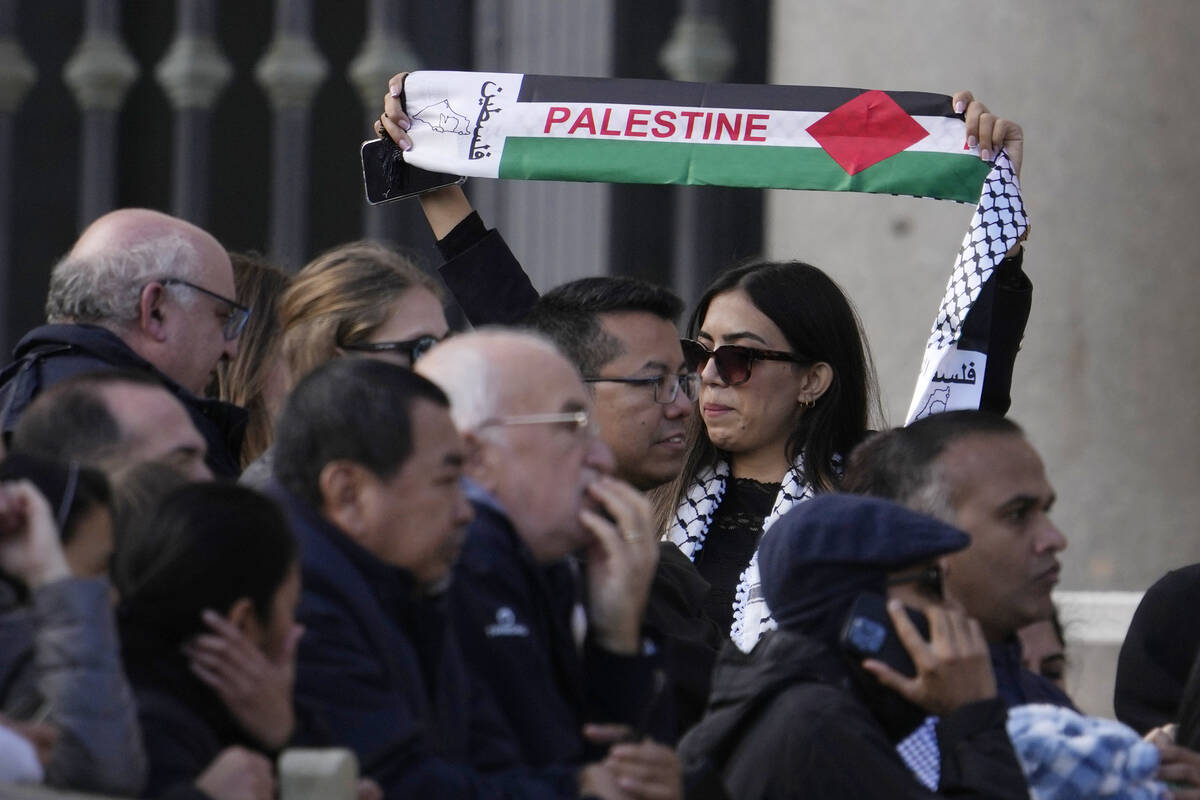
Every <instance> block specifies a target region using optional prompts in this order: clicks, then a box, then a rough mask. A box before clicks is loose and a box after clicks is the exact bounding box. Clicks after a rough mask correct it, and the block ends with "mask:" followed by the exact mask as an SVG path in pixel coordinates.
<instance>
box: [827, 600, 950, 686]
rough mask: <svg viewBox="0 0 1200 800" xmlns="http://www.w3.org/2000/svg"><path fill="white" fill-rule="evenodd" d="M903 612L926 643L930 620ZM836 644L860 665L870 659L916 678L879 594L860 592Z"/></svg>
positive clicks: (885, 604) (912, 609) (916, 614)
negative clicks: (838, 642) (839, 643)
mask: <svg viewBox="0 0 1200 800" xmlns="http://www.w3.org/2000/svg"><path fill="white" fill-rule="evenodd" d="M906 610H907V611H908V618H909V619H911V620H912V622H913V625H915V626H916V628H917V630H918V631H919V632H920V634H921V638H923V639H929V620H928V619H926V618H925V615H924V614H922V613H921V612H920V611H917V610H916V609H915V608H907V607H906ZM839 641H840V642H841V645H842V649H843V650H845V651H846V652H847V653H849V654H850V655H852V656H854V657H855V658H856V659H858V660H860V661H861V660H862V659H864V658H873V659H875V660H876V661H882V662H883V663H884V664H887V665H888V666H889V667H891V668H892V669H894V670H896V671H897V672H899V673H900V674H901V675H904V676H906V677H909V678H912V677H914V676H915V675H916V674H917V668H916V665H914V664H913V661H912V658H911V657H910V656H909V655H908V651H907V650H906V649H904V643H903V642H901V641H900V637H899V636H898V635H897V634H896V628H895V626H894V625H892V618H891V616H889V615H888V610H887V600H886V598H884V596H883V595H881V594H875V593H874V592H863V593H862V594H860V595H859V596H858V597H857V598H856V599H855V600H854V605H853V606H852V607H851V609H850V613H849V614H848V615H847V616H846V622H845V624H844V625H843V626H842V635H841V637H840V639H839Z"/></svg>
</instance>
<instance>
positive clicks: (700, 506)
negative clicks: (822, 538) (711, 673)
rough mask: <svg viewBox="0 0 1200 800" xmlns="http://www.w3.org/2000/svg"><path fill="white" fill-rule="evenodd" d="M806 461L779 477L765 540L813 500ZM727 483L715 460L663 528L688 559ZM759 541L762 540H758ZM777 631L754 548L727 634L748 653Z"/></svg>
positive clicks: (723, 467)
mask: <svg viewBox="0 0 1200 800" xmlns="http://www.w3.org/2000/svg"><path fill="white" fill-rule="evenodd" d="M803 475H804V458H803V456H797V458H796V461H795V463H793V464H792V468H791V469H790V470H788V473H787V475H785V476H784V477H783V482H782V485H781V486H780V489H779V494H778V495H776V497H775V503H774V505H773V506H772V507H771V513H770V514H768V515H767V517H766V519H764V520H763V536H766V535H767V531H769V530H770V528H771V526H772V525H774V524H775V520H777V519H779V518H780V517H781V516H783V515H784V514H785V513H786V512H787V511H788V510H789V509H791V508H792V507H794V506H795V505H797V504H798V503H802V502H804V501H805V500H808V499H809V498H811V497H812V496H813V494H814V491H813V488H812V486H810V485H809V484H808V483H807V482H806V481H805V480H804V478H803ZM728 480H729V463H728V462H726V461H718V462H717V463H716V464H715V465H714V466H712V467H708V468H706V469H704V470H703V471H701V472H700V474H699V475H698V476H697V477H696V481H695V483H693V484H692V486H691V488H690V489H688V492H687V494H686V495H684V498H683V501H682V502H681V503H680V504H679V508H678V509H677V510H676V512H675V521H674V522H673V523H671V526H670V527H669V528H668V529H667V533H666V535H665V536H664V537H663V538H664V539H665V540H666V541H669V542H671V543H673V544H674V545H675V546H676V547H678V548H679V549H680V550H682V551H683V554H684V555H685V556H687V557H688V558H690V559H691V560H692V561H695V560H696V556H698V555H699V554H700V551H701V550H702V549H703V548H704V540H705V539H706V538H707V537H708V527H709V525H710V524H712V518H713V514H714V513H715V512H716V510H717V507H718V506H720V505H721V499H722V498H723V497H724V496H725V487H726V484H727V482H728ZM760 542H761V540H760ZM774 628H775V620H773V619H772V618H771V611H770V609H768V608H767V603H766V601H765V600H764V599H763V596H762V582H761V580H760V578H759V574H758V550H757V549H756V550H755V551H754V555H753V556H752V557H751V558H750V563H749V565H748V566H747V567H746V569H745V571H743V572H742V575H741V578H740V579H739V580H738V587H737V591H736V592H735V593H734V600H733V627H732V628H731V629H730V631H729V636H730V638H731V639H733V641H734V643H735V644H737V646H738V647H740V648H741V649H742V650H744V651H746V652H749V651H750V649H751V648H753V647H754V645H755V643H756V642H757V641H758V639H759V637H760V636H762V635H763V634H764V633H766V632H767V631H769V630H773V629H774Z"/></svg>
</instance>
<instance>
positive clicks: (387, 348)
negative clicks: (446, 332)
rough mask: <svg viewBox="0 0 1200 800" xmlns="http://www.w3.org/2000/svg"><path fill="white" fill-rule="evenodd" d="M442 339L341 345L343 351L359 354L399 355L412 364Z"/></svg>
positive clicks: (422, 338) (423, 337)
mask: <svg viewBox="0 0 1200 800" xmlns="http://www.w3.org/2000/svg"><path fill="white" fill-rule="evenodd" d="M440 341H441V339H439V338H437V337H436V336H418V337H417V338H416V339H408V340H406V341H403V342H359V343H358V344H339V345H338V347H340V348H342V349H343V350H350V351H353V352H357V353H399V354H401V355H403V356H407V357H408V361H409V363H410V364H415V363H417V359H418V358H420V357H421V356H423V355H425V354H426V353H428V352H429V351H430V350H432V349H433V346H434V345H435V344H437V343H438V342H440Z"/></svg>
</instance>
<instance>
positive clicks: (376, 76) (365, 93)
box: [348, 0, 423, 241]
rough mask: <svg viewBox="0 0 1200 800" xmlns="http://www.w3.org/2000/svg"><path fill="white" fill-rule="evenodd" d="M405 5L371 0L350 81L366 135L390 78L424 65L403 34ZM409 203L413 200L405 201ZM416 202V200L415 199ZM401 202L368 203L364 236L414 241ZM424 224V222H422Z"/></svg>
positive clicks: (377, 111) (364, 217)
mask: <svg viewBox="0 0 1200 800" xmlns="http://www.w3.org/2000/svg"><path fill="white" fill-rule="evenodd" d="M403 29H404V4H403V3H402V2H399V0H370V5H369V7H368V13H367V33H366V37H365V38H364V39H363V46H362V49H361V50H359V51H358V55H356V56H355V57H354V60H353V61H351V62H350V68H349V71H348V75H349V78H350V82H351V83H353V84H354V86H355V88H357V89H358V94H359V97H360V98H361V99H362V104H363V115H364V119H365V124H364V125H363V138H364V139H366V138H369V137H371V136H373V135H374V133H373V130H374V124H375V120H376V119H378V118H379V114H380V113H381V112H382V111H383V95H384V93H386V92H387V85H388V83H387V82H388V78H390V77H392V76H393V75H395V74H396V73H397V72H401V71H404V70H408V71H410V72H411V71H412V70H415V69H419V68H420V66H421V65H420V58H419V56H417V53H416V51H415V50H413V48H412V45H411V44H410V43H409V41H408V39H407V38H406V37H405V36H404V34H403V33H402V31H403ZM401 202H403V203H407V204H408V205H410V206H411V205H413V204H414V203H413V202H409V201H401ZM414 202H415V201H414ZM400 211H401V208H400V206H398V205H397V204H390V205H384V206H366V207H365V209H364V211H363V236H365V237H366V238H368V239H380V240H389V241H411V239H409V237H408V236H406V235H405V234H406V233H408V231H406V228H408V227H409V225H408V224H406V223H408V222H410V220H408V219H406V217H409V216H411V215H405V214H402V213H400ZM422 224H423V223H422Z"/></svg>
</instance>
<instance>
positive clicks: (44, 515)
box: [0, 481, 71, 589]
mask: <svg viewBox="0 0 1200 800" xmlns="http://www.w3.org/2000/svg"><path fill="white" fill-rule="evenodd" d="M0 568H3V569H4V570H5V571H6V572H8V573H9V574H10V575H12V576H13V577H16V578H19V579H20V580H21V581H22V582H24V583H25V585H26V586H28V587H29V588H31V589H34V588H37V587H38V586H42V585H43V584H47V583H50V582H51V581H56V580H58V579H60V578H66V577H68V576H70V574H71V569H70V567H69V566H67V557H66V555H65V554H64V553H63V548H62V543H61V541H60V539H59V535H58V526H57V525H56V524H55V522H54V515H53V514H52V513H51V511H50V505H49V504H48V503H47V502H46V498H45V497H43V496H42V493H41V492H39V491H38V490H37V487H35V486H34V485H33V484H32V483H30V482H29V481H16V482H14V483H6V484H3V485H0Z"/></svg>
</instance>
